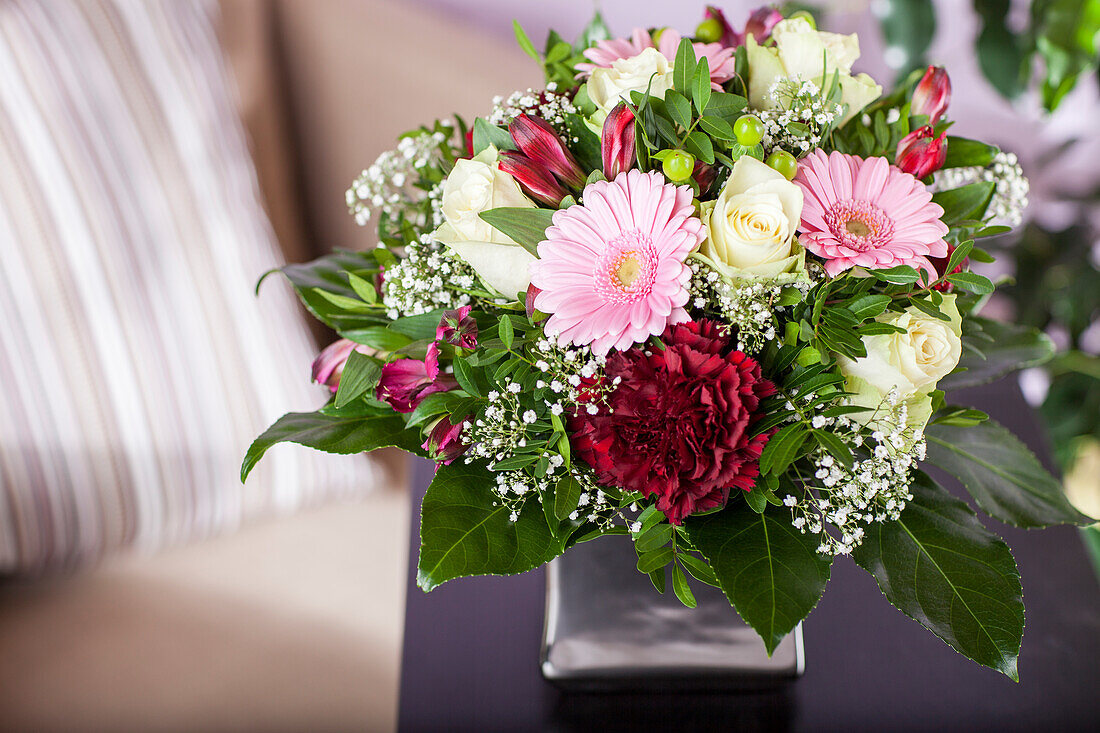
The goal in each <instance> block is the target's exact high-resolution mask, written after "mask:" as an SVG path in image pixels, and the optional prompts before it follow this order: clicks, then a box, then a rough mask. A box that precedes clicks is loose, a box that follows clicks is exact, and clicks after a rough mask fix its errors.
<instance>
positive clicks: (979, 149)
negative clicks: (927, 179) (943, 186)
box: [943, 135, 1000, 168]
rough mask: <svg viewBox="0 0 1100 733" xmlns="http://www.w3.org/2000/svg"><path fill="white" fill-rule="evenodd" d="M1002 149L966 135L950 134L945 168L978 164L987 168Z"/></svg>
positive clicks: (968, 166)
mask: <svg viewBox="0 0 1100 733" xmlns="http://www.w3.org/2000/svg"><path fill="white" fill-rule="evenodd" d="M999 152H1000V149H999V148H997V147H996V146H993V145H987V144H985V143H983V142H978V141H977V140H970V139H969V138H965V137H954V136H950V135H949V136H948V138H947V157H946V158H945V159H944V163H943V167H944V168H970V167H972V166H977V167H978V168H985V167H986V166H987V165H989V164H990V163H992V162H993V156H995V155H996V154H997V153H999Z"/></svg>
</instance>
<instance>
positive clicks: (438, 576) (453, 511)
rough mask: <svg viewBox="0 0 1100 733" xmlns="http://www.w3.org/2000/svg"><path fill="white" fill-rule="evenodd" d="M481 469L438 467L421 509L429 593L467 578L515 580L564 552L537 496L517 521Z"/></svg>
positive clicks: (423, 571)
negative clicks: (498, 497) (446, 583)
mask: <svg viewBox="0 0 1100 733" xmlns="http://www.w3.org/2000/svg"><path fill="white" fill-rule="evenodd" d="M493 482H494V477H493V474H492V473H490V472H489V470H488V469H486V468H483V467H482V466H478V465H476V464H465V463H454V464H451V465H450V466H439V469H438V470H437V471H436V474H435V478H434V479H432V483H431V486H429V487H428V492H427V493H426V494H425V495H424V503H423V505H422V507H421V510H420V560H419V563H418V564H417V575H416V578H417V580H416V582H417V584H418V585H420V587H421V588H423V589H424V590H426V591H429V590H431V589H432V588H435V587H436V586H437V585H440V584H441V583H445V582H447V581H448V580H451V579H453V578H461V577H464V576H467V575H514V574H516V573H522V572H526V571H527V570H531V569H532V568H536V567H538V566H539V565H542V564H543V563H546V562H549V561H550V560H552V559H554V558H555V557H557V556H558V555H560V554H561V552H562V549H563V548H562V543H561V541H559V540H556V539H554V536H553V535H552V534H551V533H550V528H549V527H547V525H546V519H545V518H544V517H543V513H542V510H541V508H540V507H539V506H538V505H537V504H536V503H535V501H536V500H535V499H534V498H533V497H532V498H530V499H528V501H527V506H525V507H524V510H523V511H522V512H520V515H519V518H518V519H517V520H516V521H515V522H513V521H511V520H510V519H509V513H510V511H511V510H510V509H509V508H508V507H507V506H504V505H503V504H501V503H500V502H499V501H498V500H497V499H496V497H495V496H494V495H493V491H492V486H493Z"/></svg>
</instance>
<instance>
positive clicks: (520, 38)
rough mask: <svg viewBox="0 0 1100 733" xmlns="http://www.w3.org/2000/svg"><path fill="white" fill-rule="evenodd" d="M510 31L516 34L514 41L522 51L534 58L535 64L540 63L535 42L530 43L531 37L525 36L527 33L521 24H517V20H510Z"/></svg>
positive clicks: (540, 59) (540, 58)
mask: <svg viewBox="0 0 1100 733" xmlns="http://www.w3.org/2000/svg"><path fill="white" fill-rule="evenodd" d="M512 31H513V32H514V33H515V35H516V43H518V44H519V47H520V48H522V49H523V52H524V53H525V54H527V55H528V56H530V57H531V58H532V59H534V61H535V63H536V64H541V63H542V57H541V56H539V52H538V51H536V50H535V44H533V43H531V39H530V38H528V37H527V33H526V32H525V31H524V30H523V26H521V25H520V24H519V21H518V20H513V21H512Z"/></svg>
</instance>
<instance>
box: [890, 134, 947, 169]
mask: <svg viewBox="0 0 1100 733" xmlns="http://www.w3.org/2000/svg"><path fill="white" fill-rule="evenodd" d="M934 135H935V133H934V132H933V131H932V128H931V127H929V126H928V125H925V126H924V127H920V128H917V129H916V130H913V131H912V132H911V133H909V134H908V135H906V136H905V137H903V138H902V139H901V141H900V142H898V152H897V155H896V156H895V159H894V164H895V165H896V166H897V167H898V168H901V169H902V170H903V171H905V172H906V173H911V174H913V175H914V176H916V177H917V178H924V177H925V176H927V175H929V174H930V173H935V172H936V171H938V170H939V169H940V168H942V167H943V164H944V161H946V160H947V132H946V131H945V132H941V133H940V136H939V137H933V136H934Z"/></svg>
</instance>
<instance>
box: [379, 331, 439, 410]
mask: <svg viewBox="0 0 1100 733" xmlns="http://www.w3.org/2000/svg"><path fill="white" fill-rule="evenodd" d="M457 386H458V382H456V381H455V378H454V377H452V376H451V375H449V374H444V373H442V372H441V371H440V370H439V348H438V347H437V346H436V345H435V343H434V342H433V343H432V345H431V346H429V347H428V353H427V355H426V356H425V357H424V361H420V360H418V359H398V360H397V361H391V362H390V363H388V364H384V365H383V366H382V377H381V378H380V379H379V380H378V387H376V388H375V393H374V396H375V397H377V398H378V399H380V400H382V401H383V402H386V403H388V404H389V406H390V407H392V408H393V409H394V410H396V411H398V412H405V413H408V412H412V411H413V410H415V409H416V406H417V405H419V404H420V403H421V402H422V401H423V400H424V398H425V397H427V396H428V395H430V394H435V393H436V392H448V391H450V390H452V389H454V388H455V387H457Z"/></svg>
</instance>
